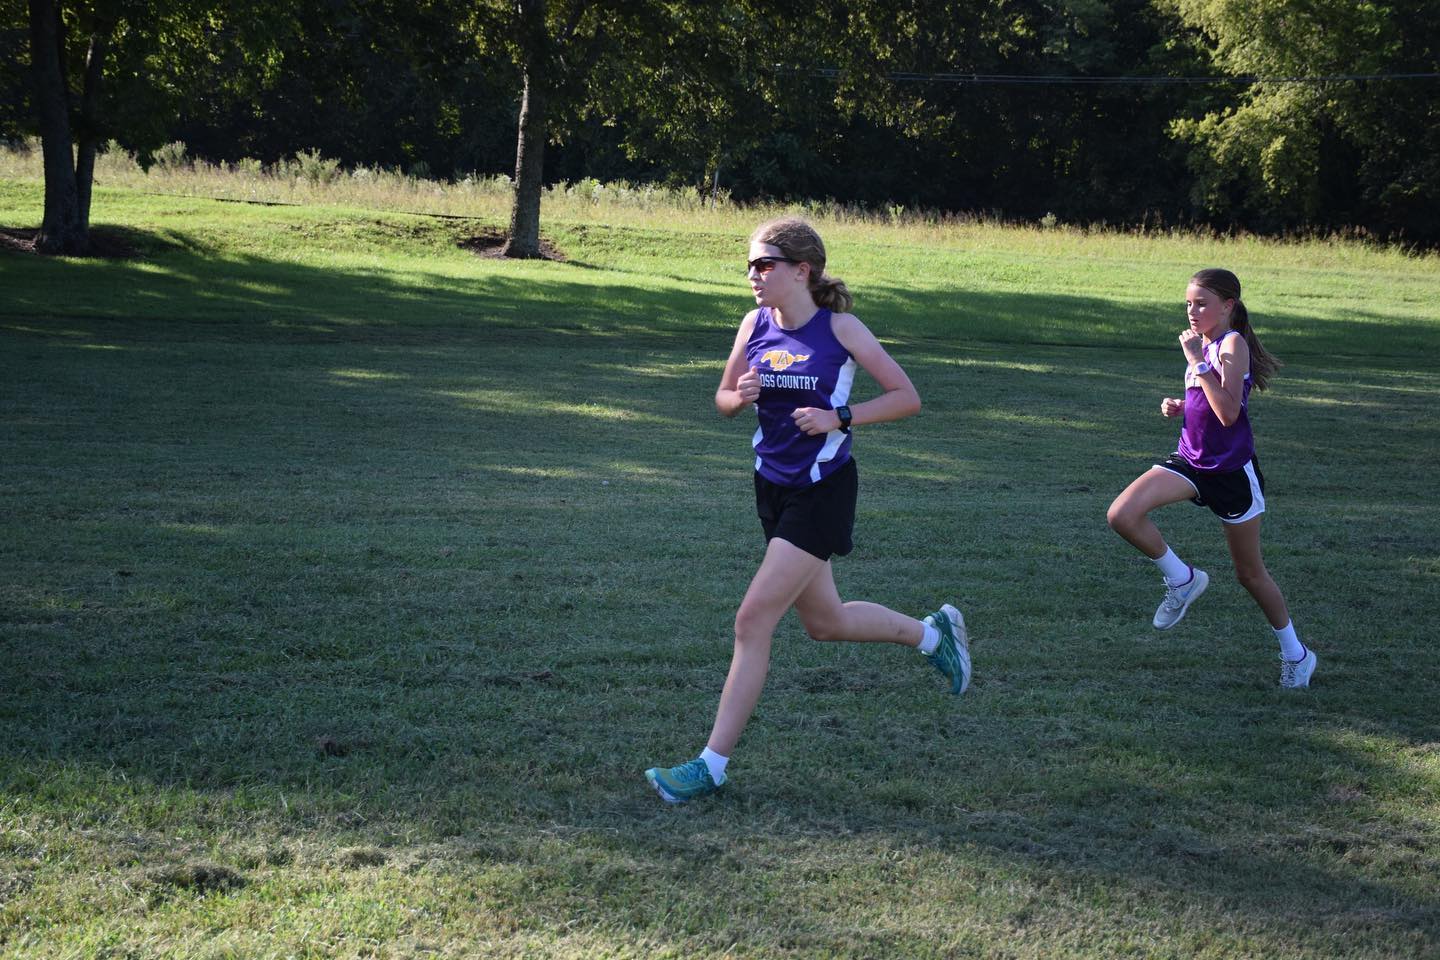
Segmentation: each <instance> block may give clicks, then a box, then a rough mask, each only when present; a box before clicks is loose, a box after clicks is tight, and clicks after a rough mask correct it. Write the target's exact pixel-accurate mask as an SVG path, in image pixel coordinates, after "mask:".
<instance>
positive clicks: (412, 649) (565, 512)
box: [0, 181, 1440, 960]
mask: <svg viewBox="0 0 1440 960" xmlns="http://www.w3.org/2000/svg"><path fill="white" fill-rule="evenodd" d="M95 210H96V221H97V224H99V225H101V226H102V227H106V228H107V229H110V230H113V231H124V232H125V233H126V235H127V236H128V239H129V242H130V243H131V244H132V245H133V246H134V247H135V248H136V249H137V250H138V251H139V252H140V253H142V256H141V257H139V258H136V259H129V260H107V261H73V260H40V259H37V258H34V257H32V256H29V255H23V254H19V253H7V252H4V251H0V496H3V500H0V503H3V507H0V956H5V957H17V958H18V957H26V958H30V957H100V956H109V957H187V958H189V957H247V958H249V957H292V956H298V957H360V956H378V957H409V956H416V957H431V956H434V957H461V956H500V957H507V956H515V957H519V956H545V957H572V958H589V957H687V958H688V957H877V958H890V957H951V956H977V957H1007V958H1017V960H1018V958H1042V957H1043V958H1049V957H1076V958H1081V957H1083V958H1111V957H1121V956H1134V957H1176V958H1180V957H1185V958H1189V957H1213V958H1231V957H1256V958H1260V957H1264V958H1274V957H1314V958H1338V957H1397V958H1400V957H1403V958H1412V957H1413V958H1418V957H1425V956H1436V955H1440V893H1437V889H1436V877H1437V875H1440V820H1437V815H1440V718H1437V706H1436V705H1437V703H1440V675H1437V670H1436V667H1435V658H1434V654H1433V650H1432V647H1433V643H1432V635H1433V632H1434V625H1435V623H1436V622H1437V620H1440V512H1437V508H1436V505H1435V491H1436V486H1435V480H1434V472H1435V463H1436V455H1437V450H1440V415H1437V412H1436V411H1437V402H1440V360H1437V359H1436V358H1437V357H1440V320H1437V317H1436V313H1435V309H1434V304H1435V303H1436V302H1437V300H1440V269H1437V267H1440V263H1437V261H1436V260H1435V259H1434V258H1433V257H1431V258H1415V257H1407V256H1403V255H1400V254H1397V253H1394V252H1393V251H1392V252H1387V251H1371V250H1366V249H1364V248H1361V247H1355V246H1346V245H1331V244H1319V243H1311V244H1294V245H1279V244H1263V243H1259V242H1255V241H1235V242H1232V243H1229V244H1226V243H1223V242H1219V241H1209V240H1198V239H1191V240H1187V239H1185V238H1178V237H1171V238H1150V239H1146V238H1137V237H1128V236H1123V235H1113V234H1112V235H1096V236H1085V235H1082V234H1080V233H1075V232H1064V231H1049V232H1046V231H1025V230H1008V231H1007V230H1002V229H999V228H995V227H986V228H983V229H979V228H977V230H976V232H973V233H970V234H966V233H965V232H964V231H963V230H957V231H955V232H953V233H949V234H947V233H945V232H944V231H939V230H932V231H928V232H926V231H923V230H920V229H918V228H916V229H909V230H907V229H894V230H889V229H886V228H884V227H881V226H877V225H853V224H834V225H831V226H830V227H828V228H827V231H826V236H827V240H828V241H829V242H830V245H831V248H832V266H833V269H834V271H835V272H836V273H838V274H840V275H841V276H843V277H845V278H846V279H847V281H849V282H850V284H851V286H852V288H853V289H854V290H855V292H856V294H857V299H858V302H857V308H856V310H857V313H859V315H860V316H861V317H862V318H863V319H864V320H866V321H867V322H868V323H869V324H870V326H871V327H872V329H874V330H875V331H876V332H877V334H878V335H879V336H881V338H882V339H883V340H884V341H885V342H886V343H887V345H888V346H889V348H890V350H891V352H892V353H893V355H894V356H895V357H896V358H897V359H898V360H899V361H900V362H901V363H902V364H903V365H904V366H905V368H906V369H907V370H908V371H909V373H910V374H911V376H912V378H913V379H914V381H915V383H916V385H917V386H918V388H919V390H920V393H921V396H922V398H923V399H924V401H925V410H924V411H923V413H922V414H921V415H920V416H919V417H917V418H914V419H912V420H908V421H903V422H900V423H896V424H887V425H881V426H875V427H869V428H865V429H863V430H861V431H859V433H858V435H857V439H856V455H857V459H858V461H859V464H860V469H861V477H862V501H861V510H860V518H859V521H858V525H857V531H856V540H857V544H858V546H857V549H856V551H855V553H854V554H853V555H851V556H850V557H847V558H844V559H843V560H840V561H837V563H836V579H837V581H838V583H839V584H840V587H841V591H842V593H843V594H845V595H846V596H847V597H851V598H856V599H861V598H863V599H871V600H875V601H879V602H882V603H885V604H887V605H890V606H892V607H895V608H897V609H900V610H906V611H910V612H913V613H915V614H917V615H919V614H923V613H924V612H926V611H928V610H931V609H933V608H934V607H935V606H936V605H937V604H938V603H940V602H942V601H944V600H952V601H954V602H956V603H957V604H958V605H959V606H960V607H961V608H962V609H963V610H964V611H965V614H966V617H967V620H968V621H969V623H970V627H971V632H972V636H973V638H974V641H975V660H976V679H975V683H974V686H973V688H972V690H971V692H970V693H968V694H967V695H966V696H965V697H963V698H961V699H958V700H957V699H954V698H951V697H949V696H947V695H945V694H944V693H943V692H942V691H943V687H942V682H941V680H940V678H939V677H938V675H936V674H934V673H933V671H930V670H929V668H928V667H927V666H925V665H924V664H923V662H921V661H920V660H919V658H918V657H916V656H915V655H914V654H912V653H909V652H908V651H904V650H901V649H899V648H893V647H882V646H868V645H822V644H816V643H813V642H811V641H809V640H808V639H806V638H805V636H804V635H803V632H802V631H801V630H800V628H799V626H798V624H797V623H796V622H795V620H794V619H793V617H792V618H788V619H787V620H786V621H784V622H783V623H782V625H781V628H780V631H779V634H778V636H777V641H776V645H775V657H774V663H773V668H772V672H771V675H770V680H769V683H768V686H767V689H766V691H765V695H764V697H763V698H762V700H761V705H760V708H759V710H758V712H757V714H756V717H755V719H754V721H753V723H752V725H751V727H750V728H749V730H748V731H747V732H746V735H745V738H744V740H743V741H742V743H741V746H740V748H739V750H737V752H736V755H735V758H734V761H733V763H732V765H731V775H732V782H731V784H730V785H729V786H727V787H726V788H725V790H724V791H722V792H721V793H720V794H719V795H718V796H717V797H715V798H713V799H711V800H710V801H708V802H705V803H701V804H696V805H693V806H690V807H686V808H679V809H672V808H666V807H664V806H662V805H661V804H660V803H659V802H658V801H657V800H656V799H655V797H654V796H653V794H651V793H650V791H649V789H648V787H647V786H646V785H645V783H644V781H643V778H642V776H641V771H642V770H643V769H644V768H645V767H647V766H650V765H654V764H657V763H673V762H677V761H679V760H681V759H684V758H687V757H689V756H693V755H694V753H695V752H696V751H698V749H699V748H700V747H701V746H702V744H703V742H704V738H705V735H706V733H707V731H708V728H709V724H710V720H711V718H712V716H713V712H714V708H715V703H716V699H717V697H718V694H719V690H720V686H721V684H722V682H723V679H724V676H725V671H726V668H727V666H728V661H729V654H730V625H731V621H732V617H733V613H734V608H735V606H736V604H737V603H738V601H739V599H740V597H741V596H742V594H743V592H744V589H745V586H746V584H747V582H748V580H749V577H750V576H751V574H752V573H753V571H754V568H755V566H756V564H757V563H758V560H759V557H760V554H761V550H762V548H763V544H762V542H761V538H760V534H759V530H758V525H757V523H756V521H755V520H754V517H753V507H752V504H751V497H750V493H749V484H750V480H749V474H750V465H751V455H750V453H749V446H748V444H749V437H750V433H751V431H752V429H753V427H752V425H751V422H750V420H749V419H748V418H747V417H744V416H742V417H740V418H738V419H737V420H735V421H727V420H724V419H722V418H720V417H719V416H717V415H716V414H715V412H714V407H713V405H712V402H711V397H712V394H713V391H714V387H715V384H716V381H717V379H718V376H719V372H720V367H721V364H722V362H723V359H724V356H725V354H726V352H727V351H728V349H729V346H730V343H731V340H732V338H733V331H734V327H735V324H736V323H737V322H738V320H739V318H740V316H741V315H742V314H743V312H744V311H745V309H746V308H747V305H748V297H747V290H746V288H745V286H744V283H743V278H742V275H741V269H740V267H741V264H742V261H743V258H744V252H745V228H744V227H743V226H741V227H740V228H739V229H736V228H735V224H734V223H732V222H731V220H729V219H723V218H722V219H719V220H717V223H716V224H715V225H713V226H712V227H710V228H706V227H704V225H703V224H702V225H700V226H696V225H695V224H694V222H693V221H687V223H686V224H685V225H682V226H667V225H666V224H665V223H664V222H663V220H662V219H661V218H657V219H656V221H655V222H654V223H653V224H650V225H638V226H637V225H625V226H617V225H613V224H607V223H604V222H586V221H581V220H565V221H561V220H555V221H553V222H547V223H546V229H547V233H548V234H549V235H550V237H551V238H552V239H553V240H554V242H555V243H556V244H557V245H558V246H559V247H560V248H561V249H562V250H563V251H564V252H565V253H566V255H567V257H568V261H567V262H564V263H539V262H531V263H511V262H504V261H497V260H492V259H485V258H481V257H477V256H475V255H474V254H472V253H469V252H467V251H466V250H463V249H461V248H460V247H458V246H457V243H458V241H459V240H461V239H463V238H464V237H466V236H470V235H473V234H476V233H479V232H481V231H482V230H484V229H486V228H489V229H494V228H495V227H497V226H499V224H497V223H493V222H491V223H483V222H474V221H466V220H457V219H437V218H425V217H417V216H412V215H403V214H396V213H377V212H374V211H363V210H357V209H348V208H343V207H293V208H292V207H259V206H248V205H240V204H234V203H216V202H211V201H204V200H198V199H179V198H157V197H153V196H146V195H143V194H141V193H138V192H129V191H117V190H106V189H103V188H102V189H101V190H99V191H98V192H97V199H96V208H95ZM39 216H40V190H39V188H38V184H36V183H34V182H32V181H11V182H0V226H8V227H18V226H31V225H33V224H34V223H36V222H38V220H39ZM732 219H733V218H732ZM822 226H823V225H822ZM1211 265H1222V266H1227V267H1230V268H1232V269H1234V270H1236V271H1237V273H1239V275H1240V277H1241V279H1242V281H1243V282H1244V284H1245V288H1246V298H1247V302H1248V303H1249V306H1250V309H1251V312H1252V315H1253V316H1254V318H1255V320H1256V322H1257V324H1258V326H1259V328H1260V330H1261V333H1262V336H1263V337H1264V339H1265V341H1266V343H1267V345H1268V346H1269V347H1270V348H1271V349H1272V350H1273V351H1274V352H1275V353H1276V354H1277V355H1279V356H1280V357H1281V358H1282V359H1283V360H1285V361H1286V363H1287V366H1286V367H1285V368H1284V369H1283V370H1282V372H1281V373H1282V375H1281V376H1280V377H1279V378H1278V379H1277V381H1276V383H1275V385H1274V388H1273V389H1272V390H1270V391H1268V392H1266V393H1263V394H1257V395H1256V396H1255V398H1254V400H1253V402H1252V418H1253V420H1254V423H1255V426H1256V430H1257V433H1258V436H1259V449H1260V456H1261V458H1262V462H1263V466H1264V469H1265V473H1266V476H1267V480H1268V499H1269V501H1270V504H1271V511H1270V513H1268V514H1267V519H1266V521H1265V523H1266V546H1267V559H1268V562H1269V564H1270V567H1271V570H1272V572H1273V573H1274V574H1275V576H1276V578H1277V580H1278V581H1279V582H1280V584H1281V586H1282V588H1283V589H1284V590H1285V592H1286V594H1287V596H1288V598H1289V600H1290V604H1291V607H1292V610H1293V613H1294V615H1295V620H1296V623H1297V626H1298V627H1299V629H1300V631H1301V634H1302V637H1304V638H1305V639H1306V640H1307V641H1308V642H1309V643H1311V644H1312V645H1313V646H1314V647H1315V649H1316V650H1317V651H1318V652H1319V656H1320V666H1319V671H1318V673H1317V674H1316V677H1315V681H1314V687H1313V688H1312V689H1311V690H1310V691H1308V692H1301V693H1294V692H1290V693H1282V692H1280V691H1278V690H1276V689H1275V681H1276V677H1277V672H1278V671H1277V665H1276V661H1275V656H1276V646H1275V642H1274V640H1273V638H1272V636H1271V634H1270V632H1269V630H1268V628H1267V627H1266V625H1265V623H1264V620H1263V618H1262V617H1261V615H1260V613H1259V611H1258V610H1257V609H1256V608H1255V606H1254V604H1253V603H1252V602H1251V601H1250V600H1249V598H1248V596H1246V595H1245V594H1244V592H1243V590H1242V589H1241V588H1240V587H1239V586H1238V585H1236V584H1235V583H1234V581H1233V579H1231V578H1229V577H1228V576H1227V569H1228V566H1227V559H1226V556H1225V552H1224V544H1223V538H1222V535H1221V531H1220V530H1219V529H1218V524H1217V523H1216V522H1215V521H1214V520H1213V519H1212V517H1211V516H1210V514H1209V513H1208V511H1203V510H1200V509H1197V508H1194V507H1192V506H1189V505H1185V504H1181V505H1177V506H1174V507H1170V508H1168V509H1166V510H1165V511H1163V512H1162V513H1160V514H1159V516H1158V519H1159V522H1160V523H1161V526H1162V529H1164V530H1165V531H1166V533H1167V535H1168V536H1169V538H1170V540H1171V542H1172V543H1173V544H1174V545H1175V547H1176V549H1177V550H1178V551H1179V552H1180V553H1181V554H1182V555H1183V556H1185V557H1187V558H1188V559H1192V560H1193V561H1195V562H1196V563H1197V564H1199V565H1202V566H1204V567H1206V568H1207V569H1209V570H1210V571H1211V572H1212V574H1214V575H1216V576H1215V580H1214V583H1213V584H1212V587H1211V589H1210V591H1209V593H1208V594H1207V596H1206V597H1205V599H1204V600H1203V601H1202V602H1201V603H1200V604H1198V605H1197V606H1196V607H1195V608H1194V609H1193V610H1192V611H1191V613H1190V615H1189V616H1188V617H1187V619H1186V620H1185V622H1184V623H1182V624H1181V625H1180V626H1179V627H1177V628H1176V629H1175V630H1174V631H1172V632H1169V633H1165V634H1157V633H1156V632H1155V631H1153V630H1152V629H1151V628H1150V625H1149V621H1150V616H1151V614H1152V612H1153V609H1154V606H1155V604H1156V602H1157V601H1158V600H1159V594H1160V589H1159V588H1160V585H1159V580H1158V577H1157V576H1156V574H1155V573H1154V570H1153V568H1152V567H1151V565H1150V564H1148V563H1147V562H1146V561H1144V560H1143V559H1142V558H1141V557H1140V556H1139V555H1138V554H1137V553H1135V552H1134V551H1133V550H1132V549H1130V548H1129V547H1127V546H1125V545H1124V544H1123V543H1122V542H1121V541H1120V540H1119V539H1118V538H1117V537H1116V536H1115V535H1114V534H1113V533H1111V532H1110V531H1109V530H1108V529H1107V528H1106V526H1105V522H1104V513H1105V507H1106V505H1107V504H1108V503H1109V501H1110V499H1111V498H1112V497H1113V496H1114V494H1115V493H1116V492H1118V491H1119V490H1120V489H1122V488H1123V487H1124V485H1125V484H1126V483H1127V482H1129V480H1130V479H1131V478H1132V477H1133V476H1135V475H1136V474H1137V473H1139V472H1140V471H1142V470H1143V469H1145V468H1146V467H1147V466H1148V465H1149V464H1150V463H1151V462H1153V458H1154V457H1156V456H1159V455H1163V454H1164V453H1166V452H1168V451H1169V450H1170V449H1173V447H1172V445H1173V442H1174V433H1175V429H1176V428H1175V424H1174V423H1173V422H1172V421H1165V420H1163V419H1162V418H1161V417H1160V416H1159V414H1158V403H1159V399H1160V397H1161V396H1164V395H1166V394H1172V393H1174V392H1175V391H1176V390H1177V389H1178V388H1177V383H1178V380H1179V376H1180V372H1181V369H1182V366H1183V361H1182V360H1181V355H1180V352H1179V349H1178V347H1177V346H1176V344H1175V334H1176V333H1177V332H1178V330H1179V329H1180V326H1181V316H1182V314H1181V300H1182V296H1183V289H1184V285H1185V281H1186V279H1187V278H1188V277H1189V276H1190V274H1191V273H1192V272H1193V271H1194V270H1195V269H1197V268H1199V267H1203V266H1211ZM870 390H873V384H870V383H868V381H867V382H865V383H864V384H863V385H862V387H861V388H860V390H859V393H860V395H861V396H865V395H868V392H869V391H870Z"/></svg>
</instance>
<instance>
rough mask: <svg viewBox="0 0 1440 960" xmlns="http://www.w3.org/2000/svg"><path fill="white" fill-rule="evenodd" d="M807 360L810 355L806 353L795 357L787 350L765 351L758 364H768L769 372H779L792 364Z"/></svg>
mask: <svg viewBox="0 0 1440 960" xmlns="http://www.w3.org/2000/svg"><path fill="white" fill-rule="evenodd" d="M809 359H810V354H808V353H802V354H799V355H798V356H797V355H796V354H793V353H791V352H790V351H789V350H767V351H765V355H764V356H763V357H761V358H760V362H761V363H768V364H770V369H771V370H774V371H776V372H779V371H781V370H784V369H785V368H786V367H788V366H790V365H791V364H792V363H799V362H800V361H801V360H809Z"/></svg>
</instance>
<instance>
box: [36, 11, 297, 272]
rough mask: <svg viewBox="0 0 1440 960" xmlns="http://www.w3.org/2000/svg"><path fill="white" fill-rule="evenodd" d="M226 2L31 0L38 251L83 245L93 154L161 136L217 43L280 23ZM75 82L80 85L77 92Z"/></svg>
mask: <svg viewBox="0 0 1440 960" xmlns="http://www.w3.org/2000/svg"><path fill="white" fill-rule="evenodd" d="M259 2H261V0H256V3H249V2H245V3H233V2H231V3H226V2H223V0H168V2H167V0H151V2H145V0H75V2H69V3H67V2H64V0H28V13H29V28H30V66H31V74H32V78H33V103H34V107H35V119H36V124H37V127H38V130H39V133H40V140H41V144H42V151H43V157H44V172H45V213H44V219H43V222H42V223H41V227H40V232H39V234H38V235H37V236H36V238H35V246H36V249H37V250H39V251H41V252H43V253H65V254H83V253H85V252H86V251H87V250H88V249H89V246H90V199H91V186H92V184H93V182H94V170H95V156H96V153H97V152H98V151H99V149H100V146H101V145H102V144H104V143H106V142H107V141H108V140H111V139H114V140H116V141H118V142H120V143H121V144H123V145H125V146H129V147H133V148H136V149H139V150H141V151H144V152H148V151H149V150H151V149H153V148H155V147H158V146H159V145H160V144H161V143H163V142H164V140H163V137H164V135H165V133H166V132H167V131H168V123H169V122H171V121H172V120H173V117H174V115H175V112H176V110H177V107H178V104H179V103H180V102H181V101H182V100H183V99H184V98H185V97H186V96H187V95H190V94H191V92H192V91H194V90H196V89H198V88H197V87H196V86H195V85H194V84H193V82H187V81H193V78H194V75H195V74H196V73H197V72H198V71H200V70H201V69H202V68H203V66H204V65H205V63H206V62H207V58H208V57H209V56H210V55H212V54H213V53H214V51H215V50H217V49H218V48H221V47H225V46H228V45H232V44H237V45H241V46H245V45H251V44H254V43H255V42H256V41H257V39H258V38H263V37H266V36H268V35H269V32H270V31H271V30H272V29H273V27H270V26H260V25H263V24H274V23H278V22H281V21H280V20H279V19H277V18H275V17H268V16H262V15H261V14H262V12H264V11H262V10H260V9H259V8H258V3H259ZM77 87H78V90H77Z"/></svg>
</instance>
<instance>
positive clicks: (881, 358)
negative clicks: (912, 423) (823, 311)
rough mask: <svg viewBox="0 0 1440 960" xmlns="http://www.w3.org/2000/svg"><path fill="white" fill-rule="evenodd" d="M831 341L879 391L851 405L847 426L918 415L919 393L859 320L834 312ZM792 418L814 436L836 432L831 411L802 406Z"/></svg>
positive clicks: (837, 421) (835, 417) (836, 422)
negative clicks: (838, 343)
mask: <svg viewBox="0 0 1440 960" xmlns="http://www.w3.org/2000/svg"><path fill="white" fill-rule="evenodd" d="M830 322H831V329H832V330H833V331H834V332H835V339H837V340H839V341H840V345H841V346H843V347H844V348H845V349H846V350H848V351H849V352H850V356H852V357H854V358H855V362H856V363H857V364H859V365H860V366H861V367H862V368H863V369H864V370H865V372H866V373H868V374H870V376H871V377H872V378H874V380H875V382H876V383H878V384H879V385H880V389H881V390H882V391H883V392H882V393H881V394H880V395H879V396H878V397H872V398H870V399H869V400H866V401H865V402H864V403H857V404H851V406H850V418H851V419H850V423H851V425H852V426H860V425H861V424H866V423H884V422H885V421H887V420H901V419H904V418H905V417H910V416H914V415H915V414H917V413H919V412H920V394H919V393H918V392H916V390H915V385H914V384H913V383H911V382H910V377H909V376H907V375H906V373H905V371H904V369H902V368H901V366H900V364H898V363H896V362H895V360H894V358H892V357H891V356H890V354H888V353H886V352H885V348H884V347H882V346H881V345H880V341H879V340H876V339H875V335H874V334H873V333H871V332H870V330H869V328H867V327H866V326H865V324H863V323H861V322H860V320H859V318H858V317H856V316H855V315H854V314H851V313H837V314H835V316H834V317H833V318H832V319H831V321H830ZM793 416H794V417H795V418H796V422H797V423H798V424H799V426H800V429H802V430H804V431H805V432H806V433H808V434H810V435H812V436H814V435H815V434H820V433H827V432H829V431H831V430H838V429H840V417H839V415H838V414H836V413H835V411H833V410H817V409H815V408H812V407H802V408H801V409H799V410H796V411H795V413H794V414H793Z"/></svg>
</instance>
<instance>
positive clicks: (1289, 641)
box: [1270, 620, 1305, 663]
mask: <svg viewBox="0 0 1440 960" xmlns="http://www.w3.org/2000/svg"><path fill="white" fill-rule="evenodd" d="M1270 629H1272V630H1275V628H1274V627H1271V628H1270ZM1275 639H1276V640H1279V641H1280V656H1282V657H1284V658H1285V659H1286V660H1289V661H1290V662H1291V663H1294V662H1295V661H1297V660H1299V659H1301V658H1302V657H1304V656H1305V645H1304V644H1303V643H1301V642H1300V638H1299V637H1297V636H1296V635H1295V621H1294V620H1291V621H1290V622H1289V623H1287V624H1285V626H1283V627H1281V628H1280V629H1279V630H1275Z"/></svg>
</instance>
